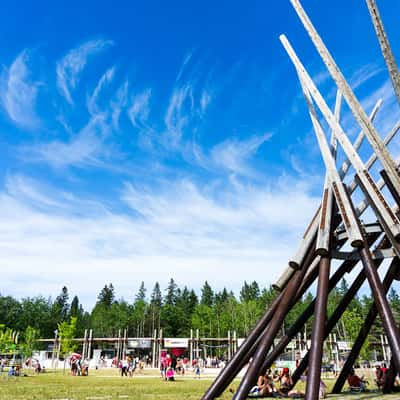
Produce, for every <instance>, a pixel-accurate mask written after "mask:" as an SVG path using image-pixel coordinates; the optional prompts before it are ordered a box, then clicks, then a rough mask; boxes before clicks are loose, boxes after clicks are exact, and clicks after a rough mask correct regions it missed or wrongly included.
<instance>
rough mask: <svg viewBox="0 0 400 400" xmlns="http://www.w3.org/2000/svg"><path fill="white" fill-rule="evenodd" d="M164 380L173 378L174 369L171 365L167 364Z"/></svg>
mask: <svg viewBox="0 0 400 400" xmlns="http://www.w3.org/2000/svg"><path fill="white" fill-rule="evenodd" d="M165 380H166V381H174V380H175V371H174V369H173V368H172V367H171V366H169V367H168V368H167V372H166V373H165Z"/></svg>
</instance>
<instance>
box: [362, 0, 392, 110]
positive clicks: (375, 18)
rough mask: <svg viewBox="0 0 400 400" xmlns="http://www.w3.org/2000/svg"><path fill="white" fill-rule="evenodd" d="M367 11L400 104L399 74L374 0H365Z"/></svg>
mask: <svg viewBox="0 0 400 400" xmlns="http://www.w3.org/2000/svg"><path fill="white" fill-rule="evenodd" d="M366 3H367V6H368V11H369V13H370V15H371V20H372V24H373V25H374V28H375V32H376V36H377V38H378V41H379V45H380V46H381V50H382V54H383V58H384V59H385V62H386V66H387V69H388V72H389V76H390V79H391V81H392V85H393V89H394V92H395V93H396V96H397V101H398V102H399V104H400V74H399V68H398V66H397V63H396V60H395V58H394V55H393V51H392V48H391V47H390V43H389V39H388V38H387V35H386V32H385V28H384V26H383V22H382V19H381V16H380V14H379V10H378V7H377V5H376V2H375V0H366Z"/></svg>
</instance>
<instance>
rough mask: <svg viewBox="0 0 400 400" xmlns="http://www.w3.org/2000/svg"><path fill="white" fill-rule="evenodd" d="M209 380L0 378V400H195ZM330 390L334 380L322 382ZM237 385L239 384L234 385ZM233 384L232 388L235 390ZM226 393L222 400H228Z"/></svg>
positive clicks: (101, 374)
mask: <svg viewBox="0 0 400 400" xmlns="http://www.w3.org/2000/svg"><path fill="white" fill-rule="evenodd" d="M211 381H212V379H211V378H206V377H205V378H202V379H200V380H195V379H194V378H193V377H191V376H187V377H184V378H182V377H178V378H177V380H176V382H165V381H162V380H161V379H160V378H158V377H154V376H151V375H148V374H144V375H135V376H134V377H133V378H125V377H124V378H121V377H119V376H118V375H117V371H115V370H111V369H108V370H102V371H92V373H91V375H90V376H89V377H73V376H70V375H69V374H68V372H66V373H65V374H63V373H62V372H57V373H55V372H46V373H44V374H40V375H34V374H30V376H26V377H18V378H12V379H7V378H6V377H5V376H3V377H2V378H0V400H22V399H24V400H25V399H29V400H108V399H113V400H117V399H120V400H123V399H135V400H152V399H154V400H161V399H162V400H176V399H187V400H191V399H193V400H195V399H196V400H198V399H200V398H201V396H202V394H203V393H204V392H205V390H206V389H207V388H208V386H209V385H210V383H211ZM325 382H326V383H327V385H328V386H329V387H331V386H332V385H333V380H326V381H325ZM237 383H238V382H237ZM237 383H234V384H233V385H234V386H237ZM382 397H383V396H382V394H381V393H379V392H374V391H372V392H369V393H365V394H363V395H354V394H344V395H339V396H332V395H329V396H328V398H329V399H337V400H339V399H346V400H353V399H354V400H356V399H364V400H367V399H371V400H372V399H380V398H382ZM231 398H232V393H229V392H226V393H225V394H224V395H223V396H222V397H221V399H231ZM384 398H385V399H387V400H394V399H399V398H400V396H399V394H394V395H389V396H385V397H384Z"/></svg>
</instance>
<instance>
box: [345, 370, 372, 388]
mask: <svg viewBox="0 0 400 400" xmlns="http://www.w3.org/2000/svg"><path fill="white" fill-rule="evenodd" d="M347 383H348V384H349V386H350V391H358V392H365V391H366V390H367V389H366V385H367V383H368V382H367V381H366V380H365V379H364V376H361V377H359V376H358V375H356V373H355V371H354V368H352V369H351V370H350V373H349V376H348V377H347Z"/></svg>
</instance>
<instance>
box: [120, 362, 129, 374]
mask: <svg viewBox="0 0 400 400" xmlns="http://www.w3.org/2000/svg"><path fill="white" fill-rule="evenodd" d="M128 368H129V364H128V360H127V359H126V358H124V359H123V360H122V362H121V376H128Z"/></svg>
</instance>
